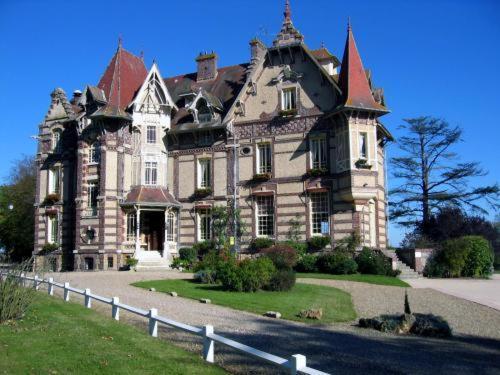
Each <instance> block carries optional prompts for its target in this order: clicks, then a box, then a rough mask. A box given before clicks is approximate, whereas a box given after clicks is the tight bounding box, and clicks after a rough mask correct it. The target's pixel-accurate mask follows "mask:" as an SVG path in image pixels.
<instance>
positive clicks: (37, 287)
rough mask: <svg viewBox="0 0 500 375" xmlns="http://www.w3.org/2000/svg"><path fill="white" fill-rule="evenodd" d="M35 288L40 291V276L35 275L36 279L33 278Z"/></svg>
mask: <svg viewBox="0 0 500 375" xmlns="http://www.w3.org/2000/svg"><path fill="white" fill-rule="evenodd" d="M33 288H35V290H38V289H39V284H38V275H35V277H34V278H33Z"/></svg>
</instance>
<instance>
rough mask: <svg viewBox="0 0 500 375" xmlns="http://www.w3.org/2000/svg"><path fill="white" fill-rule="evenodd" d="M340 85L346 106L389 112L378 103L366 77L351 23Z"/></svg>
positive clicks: (348, 25)
mask: <svg viewBox="0 0 500 375" xmlns="http://www.w3.org/2000/svg"><path fill="white" fill-rule="evenodd" d="M339 85H340V88H341V89H342V92H343V97H344V106H345V107H348V108H357V109H367V110H373V111H379V112H388V110H387V108H385V107H384V106H383V105H381V104H379V103H377V102H376V101H375V99H374V98H373V94H372V91H371V88H370V84H369V82H368V78H367V77H366V72H365V70H364V68H363V63H362V62H361V57H360V56H359V52H358V48H357V47H356V41H355V40H354V35H353V33H352V27H351V21H350V20H348V23H347V40H346V44H345V50H344V57H343V58H342V66H341V69H340V76H339Z"/></svg>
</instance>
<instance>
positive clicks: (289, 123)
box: [34, 2, 392, 270]
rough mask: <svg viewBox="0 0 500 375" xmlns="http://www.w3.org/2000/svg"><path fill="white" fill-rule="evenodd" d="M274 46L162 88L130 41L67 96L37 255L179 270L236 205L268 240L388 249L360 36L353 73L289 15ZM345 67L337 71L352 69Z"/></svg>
mask: <svg viewBox="0 0 500 375" xmlns="http://www.w3.org/2000/svg"><path fill="white" fill-rule="evenodd" d="M284 15H285V17H284V21H283V26H282V28H281V31H280V32H279V34H278V36H277V37H276V40H275V41H274V43H273V45H272V46H268V47H266V46H265V45H264V44H263V43H262V42H261V41H260V40H258V39H253V40H252V41H250V56H249V59H248V60H249V61H248V62H246V63H242V64H239V65H234V66H227V67H220V68H219V67H217V58H218V57H217V54H216V53H214V52H210V53H202V54H200V55H199V56H197V57H196V63H197V65H198V66H197V69H196V72H195V73H190V74H185V75H179V76H175V77H170V78H165V79H164V78H162V76H161V74H160V70H159V68H158V65H157V64H156V63H154V64H153V66H152V67H151V68H150V69H149V71H148V70H147V69H146V66H145V65H144V62H143V59H142V58H141V57H137V56H135V55H133V54H132V53H130V52H128V51H126V50H125V49H123V47H122V45H121V42H120V43H119V46H118V48H117V51H116V53H115V54H114V56H113V57H112V59H111V61H110V63H109V65H108V67H107V68H106V70H105V72H104V74H103V76H102V77H101V79H100V81H99V83H98V84H97V86H92V85H88V86H86V87H85V88H84V90H83V91H75V92H74V95H73V97H72V98H71V99H70V100H68V98H67V97H66V94H65V93H64V91H63V90H62V89H56V90H54V91H53V93H52V94H51V104H50V108H49V110H48V113H47V115H46V117H45V119H44V121H43V122H42V123H41V124H40V127H39V138H38V139H39V144H38V153H37V163H38V168H39V169H38V171H39V172H38V176H37V192H36V223H35V248H34V254H35V255H39V257H38V261H39V262H41V261H42V260H43V259H44V257H43V256H42V255H44V254H45V253H46V251H47V246H46V244H47V243H55V244H57V246H58V250H56V251H55V252H52V253H51V255H50V256H51V259H54V257H55V259H56V260H55V262H54V263H53V266H54V267H55V268H66V269H73V270H106V269H119V268H120V267H122V266H123V265H124V264H125V262H126V258H127V257H135V258H137V259H139V265H141V264H142V265H143V266H144V267H147V266H148V265H149V266H157V267H164V266H165V267H166V266H168V264H169V262H170V260H171V259H172V257H174V256H175V255H176V254H177V251H178V249H179V248H180V247H183V246H190V245H193V244H194V243H196V242H200V241H205V240H208V239H210V238H211V235H212V233H211V229H210V225H211V216H210V212H211V209H212V207H214V206H217V205H230V206H231V207H233V206H235V207H237V208H238V209H239V210H240V213H241V218H242V220H243V221H244V222H245V224H246V227H247V229H248V230H247V234H246V235H245V236H244V237H243V238H242V239H241V243H238V245H240V248H241V251H243V252H244V251H245V250H246V248H247V247H248V245H249V243H250V242H251V240H252V239H253V238H255V237H259V236H265V237H271V238H273V239H276V240H278V241H280V240H285V239H286V238H287V233H288V232H289V229H290V225H291V223H290V221H291V219H295V218H297V219H298V220H299V222H300V236H301V238H302V240H304V241H306V240H307V239H309V238H310V237H312V236H316V235H321V236H328V237H330V238H331V242H332V245H333V244H334V243H335V242H336V241H338V240H341V239H342V238H344V237H345V236H349V235H351V234H352V233H353V232H358V233H359V235H360V236H361V240H362V244H363V245H366V246H371V247H377V248H382V249H383V248H386V246H387V231H386V221H387V218H386V182H385V181H386V173H385V172H386V171H385V161H384V160H385V152H384V147H385V144H386V142H387V141H390V140H391V139H392V137H391V135H390V133H389V132H388V131H387V129H386V128H385V127H384V126H383V124H382V123H381V122H380V120H379V118H380V116H382V115H384V114H386V113H387V112H388V110H387V109H386V107H385V104H384V98H383V91H382V90H381V89H375V88H374V87H373V86H372V77H371V75H370V74H369V72H368V71H366V70H365V69H364V68H363V65H362V62H361V58H360V56H359V53H358V50H357V47H356V43H355V41H354V36H353V33H352V30H351V27H350V26H349V27H348V35H347V40H346V46H345V51H344V56H343V59H342V63H340V60H339V59H337V57H335V56H334V55H333V54H331V53H330V52H329V51H328V50H327V49H326V48H325V47H324V46H322V47H321V48H319V49H317V50H310V49H309V48H308V47H307V46H306V44H305V43H304V37H303V36H302V35H301V33H300V32H299V31H298V30H297V29H296V28H295V27H294V25H293V23H292V21H291V12H290V8H289V5H288V2H287V6H286V10H285V14H284ZM339 70H340V72H339Z"/></svg>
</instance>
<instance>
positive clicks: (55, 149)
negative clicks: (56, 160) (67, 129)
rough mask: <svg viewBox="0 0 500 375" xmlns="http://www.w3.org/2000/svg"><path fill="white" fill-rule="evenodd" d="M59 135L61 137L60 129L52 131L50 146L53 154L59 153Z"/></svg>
mask: <svg viewBox="0 0 500 375" xmlns="http://www.w3.org/2000/svg"><path fill="white" fill-rule="evenodd" d="M61 135H62V130H61V129H54V130H53V131H52V139H51V146H52V151H53V152H59V151H61V138H62V137H61Z"/></svg>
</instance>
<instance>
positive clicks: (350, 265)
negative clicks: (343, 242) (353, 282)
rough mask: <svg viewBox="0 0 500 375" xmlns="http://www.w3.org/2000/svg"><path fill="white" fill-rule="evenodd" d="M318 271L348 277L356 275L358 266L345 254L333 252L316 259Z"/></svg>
mask: <svg viewBox="0 0 500 375" xmlns="http://www.w3.org/2000/svg"><path fill="white" fill-rule="evenodd" d="M317 264H318V269H319V270H320V271H321V272H326V273H331V274H335V275H348V274H352V273H356V271H357V269H358V265H357V264H356V262H355V261H354V260H353V259H352V258H351V257H350V256H349V255H348V254H346V253H344V252H340V251H335V252H330V253H328V254H324V255H321V256H319V257H318V261H317Z"/></svg>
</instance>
